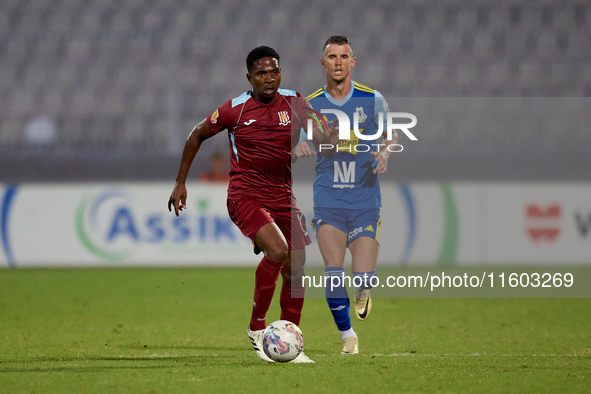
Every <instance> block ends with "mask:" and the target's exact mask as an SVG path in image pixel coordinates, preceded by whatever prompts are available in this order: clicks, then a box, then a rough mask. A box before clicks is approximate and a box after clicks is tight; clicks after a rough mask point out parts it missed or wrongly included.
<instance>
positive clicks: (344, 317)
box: [324, 267, 351, 331]
mask: <svg viewBox="0 0 591 394" xmlns="http://www.w3.org/2000/svg"><path fill="white" fill-rule="evenodd" d="M324 275H325V276H326V277H328V280H327V282H326V289H325V291H326V301H327V302H328V307H329V308H330V311H331V312H332V317H333V318H334V322H335V323H336V325H337V327H338V328H339V331H347V330H349V329H351V315H350V314H349V305H350V304H349V295H348V294H347V289H346V288H345V283H344V280H343V278H344V276H345V269H344V268H335V267H330V268H325V269H324ZM333 277H335V279H334V280H332V278H333ZM337 277H338V278H339V279H340V280H339V281H338V283H337V280H336V278H337ZM333 284H334V285H338V286H332V285H333Z"/></svg>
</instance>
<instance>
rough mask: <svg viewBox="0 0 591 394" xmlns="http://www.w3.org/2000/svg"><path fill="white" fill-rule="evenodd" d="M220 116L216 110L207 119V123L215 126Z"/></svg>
mask: <svg viewBox="0 0 591 394" xmlns="http://www.w3.org/2000/svg"><path fill="white" fill-rule="evenodd" d="M219 116H220V113H219V111H218V110H217V109H216V110H215V112H214V113H213V114H211V117H210V118H209V121H210V122H211V123H213V124H216V123H217V122H218V117H219Z"/></svg>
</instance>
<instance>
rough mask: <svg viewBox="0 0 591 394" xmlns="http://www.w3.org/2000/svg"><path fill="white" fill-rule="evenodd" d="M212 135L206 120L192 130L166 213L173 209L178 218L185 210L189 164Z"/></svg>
mask: <svg viewBox="0 0 591 394" xmlns="http://www.w3.org/2000/svg"><path fill="white" fill-rule="evenodd" d="M214 134H215V133H214V132H213V130H211V128H210V127H209V124H208V123H207V118H206V119H203V120H202V121H201V122H199V124H197V126H195V127H194V128H193V131H191V134H189V137H187V141H186V142H185V147H184V148H183V156H182V157H181V164H180V166H179V172H178V174H177V176H176V183H175V184H174V188H173V189H172V193H171V194H170V198H169V199H168V211H169V212H171V211H172V208H173V207H174V213H175V215H176V216H179V212H180V211H182V210H183V209H187V188H186V187H185V182H186V180H187V174H188V173H189V169H190V168H191V163H193V159H194V158H195V155H197V152H198V151H199V148H200V147H201V143H202V142H203V141H205V140H206V139H208V138H209V137H212V136H213V135H214Z"/></svg>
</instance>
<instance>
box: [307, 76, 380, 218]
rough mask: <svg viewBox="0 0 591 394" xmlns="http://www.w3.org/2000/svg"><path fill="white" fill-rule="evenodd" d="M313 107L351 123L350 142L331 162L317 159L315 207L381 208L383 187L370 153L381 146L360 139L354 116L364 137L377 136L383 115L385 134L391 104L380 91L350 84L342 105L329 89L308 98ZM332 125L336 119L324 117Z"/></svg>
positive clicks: (324, 158) (322, 158)
mask: <svg viewBox="0 0 591 394" xmlns="http://www.w3.org/2000/svg"><path fill="white" fill-rule="evenodd" d="M307 98H308V101H310V104H312V107H313V108H314V109H315V110H316V111H318V112H321V111H322V110H323V109H333V110H334V109H336V110H340V111H343V112H344V113H345V114H347V116H348V117H349V120H350V123H351V130H350V138H349V139H348V140H341V141H340V142H339V148H338V152H337V154H336V155H335V156H334V158H332V159H328V158H326V157H324V156H322V155H318V156H317V160H316V178H315V180H314V207H323V208H346V209H368V208H377V207H381V206H382V201H381V196H380V183H379V179H378V176H377V174H374V173H373V170H374V168H373V167H372V164H373V162H374V158H373V156H372V155H371V153H370V152H371V151H373V152H378V151H379V150H380V148H381V147H383V145H382V146H381V147H378V146H377V145H378V144H379V143H380V142H381V139H380V140H378V141H375V140H363V139H361V140H360V139H359V138H358V137H357V136H356V135H355V133H354V131H353V128H354V114H357V116H358V119H359V131H360V133H361V134H362V135H368V136H371V135H375V134H376V132H377V130H378V129H379V127H380V126H379V121H380V116H379V114H380V113H382V116H381V121H382V126H381V127H382V130H383V131H385V130H386V122H387V112H388V104H387V103H386V101H385V100H384V97H383V96H382V95H381V94H380V93H379V92H378V91H377V90H373V89H370V88H368V87H367V86H363V85H361V84H358V83H356V82H351V91H350V92H349V95H348V96H347V97H345V98H344V99H343V100H342V101H337V100H335V99H333V98H332V97H331V96H330V95H329V93H328V92H327V91H326V86H325V87H323V88H320V89H318V90H317V91H316V92H314V93H312V94H311V95H310V96H308V97H307ZM324 116H325V117H326V118H327V122H328V123H329V124H330V123H331V122H332V121H333V120H334V119H335V118H336V115H333V114H325V115H324Z"/></svg>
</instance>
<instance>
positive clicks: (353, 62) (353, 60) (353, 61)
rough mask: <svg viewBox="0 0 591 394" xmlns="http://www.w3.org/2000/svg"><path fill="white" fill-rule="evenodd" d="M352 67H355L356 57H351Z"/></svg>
mask: <svg viewBox="0 0 591 394" xmlns="http://www.w3.org/2000/svg"><path fill="white" fill-rule="evenodd" d="M351 67H355V58H353V59H351Z"/></svg>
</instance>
